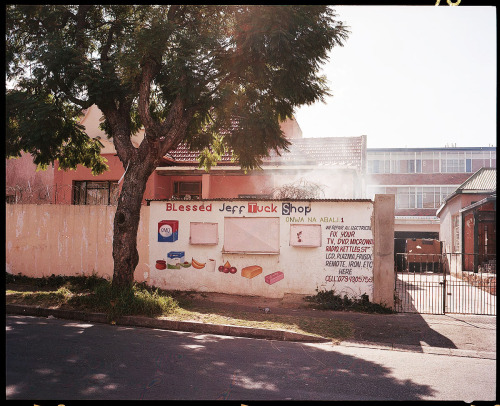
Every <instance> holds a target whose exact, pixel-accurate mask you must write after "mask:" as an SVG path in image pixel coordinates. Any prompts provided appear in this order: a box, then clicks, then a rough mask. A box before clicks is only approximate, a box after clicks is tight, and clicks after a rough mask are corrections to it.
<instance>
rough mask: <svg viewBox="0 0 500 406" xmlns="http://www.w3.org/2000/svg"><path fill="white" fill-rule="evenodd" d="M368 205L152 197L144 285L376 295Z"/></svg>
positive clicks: (263, 292)
mask: <svg viewBox="0 0 500 406" xmlns="http://www.w3.org/2000/svg"><path fill="white" fill-rule="evenodd" d="M372 214H373V203H372V202H370V201H366V200H360V201H356V200H352V201H320V200H317V201H316V200H315V201H294V202H281V201H272V202H270V201H262V202H260V201H243V200H241V201H240V200H231V201H186V202H184V201H152V202H150V241H151V243H150V258H149V259H150V262H149V263H150V275H149V283H150V284H151V285H154V286H157V287H160V288H163V289H178V290H195V291H202V292H203V291H209V292H221V293H232V294H244V295H258V296H264V297H283V295H284V294H285V293H297V294H315V293H316V290H317V289H327V290H330V289H334V290H335V291H336V292H337V293H339V294H347V295H349V296H351V297H358V296H360V295H361V294H367V295H368V296H369V298H370V300H371V299H372V295H373V233H372V229H371V217H372Z"/></svg>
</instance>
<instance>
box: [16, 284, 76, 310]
mask: <svg viewBox="0 0 500 406" xmlns="http://www.w3.org/2000/svg"><path fill="white" fill-rule="evenodd" d="M7 295H8V296H7V297H8V300H7V303H15V304H24V305H28V306H30V305H31V306H41V307H49V308H50V307H60V306H62V305H64V304H65V303H66V302H67V301H68V299H69V298H70V297H71V296H72V294H71V292H70V291H69V290H68V289H67V288H64V287H63V288H59V289H58V290H56V291H52V292H29V291H28V292H15V291H10V290H8V291H7Z"/></svg>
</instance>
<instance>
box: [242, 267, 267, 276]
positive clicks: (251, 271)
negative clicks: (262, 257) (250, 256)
mask: <svg viewBox="0 0 500 406" xmlns="http://www.w3.org/2000/svg"><path fill="white" fill-rule="evenodd" d="M261 273H262V267H261V266H258V265H252V266H247V267H245V268H243V269H242V270H241V276H244V277H245V278H248V279H252V278H253V277H255V276H257V275H259V274H261Z"/></svg>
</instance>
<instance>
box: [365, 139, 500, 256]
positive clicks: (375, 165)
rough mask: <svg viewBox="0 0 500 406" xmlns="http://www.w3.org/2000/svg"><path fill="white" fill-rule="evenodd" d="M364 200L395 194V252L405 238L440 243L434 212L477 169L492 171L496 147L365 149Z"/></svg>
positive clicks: (494, 165) (400, 248) (400, 247)
mask: <svg viewBox="0 0 500 406" xmlns="http://www.w3.org/2000/svg"><path fill="white" fill-rule="evenodd" d="M366 155H367V174H366V190H367V197H368V198H373V196H374V195H375V194H377V193H384V194H385V193H387V194H394V195H395V196H396V207H395V216H396V218H395V227H394V230H395V238H396V251H397V252H402V250H404V245H403V244H404V239H406V238H435V239H438V238H439V218H438V217H436V212H437V210H438V209H439V207H440V206H441V204H442V203H443V202H444V200H445V199H446V197H447V196H449V195H450V194H452V193H453V192H454V191H455V190H456V189H457V187H459V186H460V185H461V184H462V183H463V182H465V181H466V180H467V179H468V178H469V177H470V176H471V175H472V174H473V173H475V172H477V171H478V170H479V169H481V168H496V147H470V148H466V147H444V148H368V149H367V152H366Z"/></svg>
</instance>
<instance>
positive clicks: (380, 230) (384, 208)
mask: <svg viewBox="0 0 500 406" xmlns="http://www.w3.org/2000/svg"><path fill="white" fill-rule="evenodd" d="M394 207H395V196H394V195H375V200H374V203H373V218H372V230H373V238H374V247H373V251H374V258H373V302H374V303H379V304H382V305H385V306H387V307H390V308H391V309H392V308H394V277H395V273H394Z"/></svg>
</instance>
